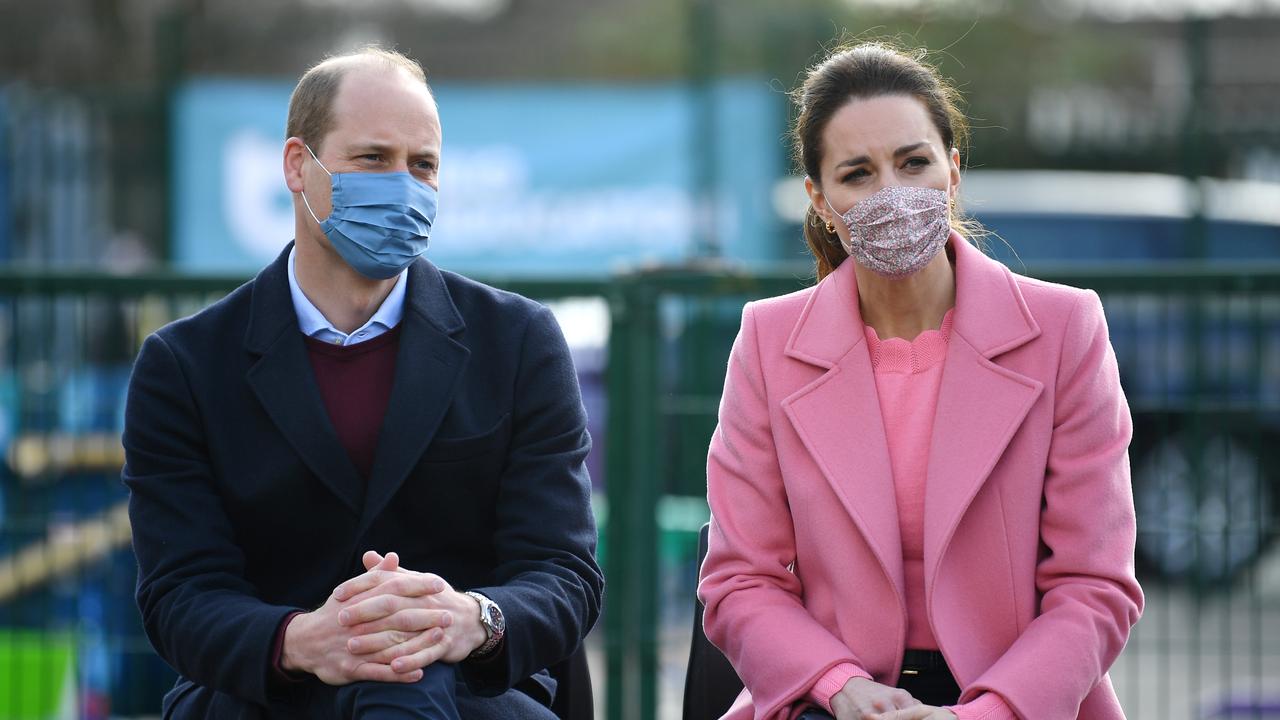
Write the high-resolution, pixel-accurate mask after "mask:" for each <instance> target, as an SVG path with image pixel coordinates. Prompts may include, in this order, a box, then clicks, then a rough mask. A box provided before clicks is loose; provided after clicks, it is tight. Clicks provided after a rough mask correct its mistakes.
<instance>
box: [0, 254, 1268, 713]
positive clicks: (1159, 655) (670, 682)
mask: <svg viewBox="0 0 1280 720" xmlns="http://www.w3.org/2000/svg"><path fill="white" fill-rule="evenodd" d="M1035 274H1036V275H1037V276H1039V277H1043V278H1046V279H1051V280H1058V281H1063V282H1067V283H1070V284H1073V285H1078V286H1084V287H1091V288H1094V289H1096V290H1097V291H1098V292H1099V293H1101V294H1102V296H1103V302H1104V305H1105V306H1106V308H1107V313H1108V318H1109V321H1110V324H1111V330H1112V338H1113V344H1114V345H1115V347H1116V351H1117V356H1118V358H1119V360H1120V364H1121V372H1122V380H1123V381H1124V384H1125V387H1126V392H1127V394H1128V396H1129V400H1130V404H1131V406H1132V408H1133V411H1134V417H1135V424H1136V430H1135V439H1134V446H1133V451H1132V462H1133V467H1134V482H1135V492H1136V495H1137V499H1138V509H1139V530H1140V534H1141V537H1140V552H1139V562H1140V571H1141V573H1142V577H1143V580H1144V586H1145V587H1146V588H1147V590H1148V594H1149V599H1150V604H1149V610H1148V613H1147V616H1146V617H1145V618H1144V620H1143V622H1142V623H1140V625H1139V627H1138V629H1137V631H1136V632H1135V634H1134V637H1133V640H1132V642H1131V643H1130V646H1129V648H1128V649H1126V651H1125V653H1124V654H1123V655H1122V657H1121V659H1120V661H1119V663H1117V666H1116V668H1115V673H1114V674H1115V678H1116V683H1117V686H1118V689H1119V692H1120V695H1121V700H1122V702H1123V703H1124V705H1125V707H1126V709H1127V710H1128V711H1129V713H1130V715H1131V716H1132V717H1138V718H1148V717H1150V718H1182V717H1185V718H1209V717H1223V718H1226V717H1233V718H1235V717H1239V718H1243V717H1255V718H1263V717H1268V716H1267V715H1265V714H1264V712H1266V708H1265V705H1264V704H1265V703H1268V702H1270V703H1280V637H1277V634H1276V632H1275V630H1273V629H1272V628H1276V627H1280V557H1277V553H1276V550H1277V548H1276V543H1274V539H1275V536H1276V527H1277V516H1276V509H1277V505H1278V504H1280V503H1278V500H1280V485H1278V483H1277V478H1280V462H1277V459H1278V457H1277V447H1280V443H1277V442H1276V441H1277V440H1278V439H1280V266H1276V265H1268V266H1261V265H1253V266H1249V267H1229V268H1228V267H1215V268H1212V269H1206V268H1204V267H1193V266H1172V265H1170V266H1161V267H1145V268H1116V267H1109V268H1105V269H1099V268H1098V267H1096V266H1094V267H1092V268H1077V269H1071V268H1057V269H1050V268H1042V269H1037V271H1036V272H1035ZM806 275H807V273H806V270H805V269H803V268H786V269H781V270H773V271H769V272H750V273H748V272H743V271H735V270H732V269H727V268H707V267H702V268H699V269H662V270H653V271H648V272H633V273H624V274H620V275H617V276H615V277H612V278H609V279H607V280H574V279H543V280H513V279H504V278H486V280H487V281H489V282H491V283H492V284H495V285H498V286H500V287H505V288H508V289H512V290H514V291H516V292H520V293H522V294H525V295H528V296H530V297H534V298H537V299H540V300H547V301H550V300H556V299H562V298H571V297H594V298H599V299H601V300H602V301H603V302H604V303H606V304H607V307H608V310H609V321H608V322H609V326H610V327H609V342H608V348H607V350H608V355H607V367H606V372H605V381H606V387H607V397H608V413H607V419H606V422H605V428H606V431H605V434H604V437H603V440H604V442H603V443H602V444H603V446H604V449H605V452H606V458H605V460H606V465H605V467H606V472H605V483H606V492H605V497H604V498H603V500H604V502H601V503H600V505H599V508H600V511H601V512H600V518H601V526H602V532H603V537H602V550H603V554H604V556H603V560H604V565H605V569H606V573H607V575H608V579H609V585H608V589H607V597H606V609H605V615H604V620H603V626H602V628H601V629H600V631H599V633H598V634H602V636H603V637H602V638H601V639H602V641H603V646H602V648H603V653H602V654H603V658H604V664H603V670H604V672H603V676H601V675H600V674H598V675H597V676H596V678H595V680H596V683H597V695H598V696H599V695H603V696H604V698H605V706H606V709H607V716H608V717H609V718H610V719H611V720H633V719H634V720H641V719H643V720H649V719H650V718H655V717H659V716H662V717H669V716H671V713H672V709H673V708H675V707H677V702H678V701H676V699H675V698H677V697H678V694H679V689H680V688H679V679H680V678H682V677H683V665H682V664H683V662H684V659H683V655H682V654H681V652H682V642H683V643H687V633H688V627H689V625H688V622H689V617H690V614H691V610H692V604H693V586H694V574H695V572H696V568H695V567H694V563H693V553H694V544H693V539H694V535H693V532H694V531H695V530H696V528H697V526H698V525H699V524H700V523H701V522H702V521H703V520H704V519H705V517H706V506H705V503H704V501H703V500H702V495H703V492H704V489H705V484H704V483H705V479H704V476H703V469H704V464H705V453H706V448H707V442H708V439H709V436H710V433H711V431H712V429H713V428H714V425H715V418H716V409H717V406H718V402H719V395H720V389H721V384H722V382H723V372H724V367H725V360H726V358H727V355H728V349H729V345H730V343H731V342H732V339H733V336H734V334H735V332H736V330H737V323H738V316H739V311H740V308H741V305H742V304H743V302H745V301H747V300H749V299H753V298H758V297H765V296H770V295H776V294H780V293H784V292H790V291H792V290H795V289H798V288H801V287H803V286H805V285H806V284H808V283H809V282H810V280H809V279H808V278H807V277H806ZM240 281H241V278H238V277H204V278H191V277H180V276H173V275H148V276H142V277H128V278H122V277H107V276H102V275H96V274H77V273H27V272H16V271H8V272H0V347H3V348H4V353H3V355H0V411H2V413H0V441H2V442H3V446H4V449H5V450H4V451H5V457H4V462H3V463H0V720H5V719H6V718H10V717H52V716H53V714H52V713H53V712H54V711H55V709H56V708H57V707H64V708H65V707H67V704H68V703H71V704H72V705H74V706H76V707H78V708H80V711H79V712H80V714H81V716H84V717H96V716H98V715H94V714H93V713H92V712H91V710H93V709H94V708H95V707H101V706H103V705H104V704H109V705H110V708H111V712H112V714H114V715H125V716H127V715H141V714H147V713H149V712H151V713H153V712H155V709H156V707H157V705H158V698H159V693H160V692H162V691H163V689H164V688H163V687H158V685H161V684H162V683H161V682H159V680H160V679H164V678H165V677H166V675H165V671H164V669H163V667H162V665H160V664H159V662H158V661H157V660H155V659H154V658H153V657H152V656H151V654H150V652H149V649H148V648H147V645H146V641H145V639H144V638H142V637H141V636H140V634H139V630H138V624H137V619H136V611H135V610H133V608H132V601H131V597H130V593H131V589H132V583H133V575H132V564H131V558H130V556H129V553H128V548H127V542H128V528H127V522H126V521H125V520H124V518H123V515H122V514H121V512H120V502H121V501H122V500H123V499H124V491H123V488H122V487H121V486H120V484H119V481H118V466H119V462H120V451H119V445H118V432H119V418H120V402H121V400H122V398H123V389H124V382H125V380H126V379H127V372H128V367H129V362H130V361H131V359H132V356H133V353H134V352H136V348H137V347H138V345H139V344H140V342H141V340H142V338H143V337H144V336H145V335H146V334H147V333H148V332H150V331H152V330H154V329H155V328H156V327H158V326H159V325H161V324H163V323H164V322H166V321H168V320H170V319H173V318H175V317H179V316H182V315H185V314H189V313H191V312H194V311H195V310H197V309H199V308H200V307H203V306H204V305H206V304H208V303H209V302H211V301H213V300H214V299H216V298H217V297H219V296H221V295H222V294H224V293H225V292H226V291H228V290H229V289H231V288H232V287H234V286H235V285H237V284H238V283H239V282H240ZM169 677H171V676H169ZM13 688H24V689H23V691H22V692H21V693H19V692H16V691H13V690H12V689H13Z"/></svg>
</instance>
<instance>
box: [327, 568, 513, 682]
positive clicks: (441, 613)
mask: <svg viewBox="0 0 1280 720" xmlns="http://www.w3.org/2000/svg"><path fill="white" fill-rule="evenodd" d="M394 557H395V553H388V554H387V557H386V558H384V557H382V556H381V555H379V554H378V553H376V552H374V551H372V550H371V551H369V552H367V553H365V554H364V557H363V558H362V560H363V561H364V565H365V567H366V568H368V569H369V572H366V573H365V574H364V575H360V576H357V577H354V578H352V579H350V580H348V581H346V582H344V583H343V584H341V585H339V586H338V587H337V589H336V590H334V591H333V596H334V598H335V599H337V600H338V601H339V602H340V605H341V610H340V611H339V612H338V622H339V623H340V624H341V625H342V626H343V627H344V628H346V629H347V630H348V631H349V632H350V635H351V638H350V640H348V642H347V650H348V651H349V652H350V653H351V654H352V655H353V656H355V657H357V658H359V659H361V660H364V661H365V662H369V663H378V664H388V665H389V666H390V667H391V669H392V670H393V671H394V672H396V673H399V674H404V673H408V672H413V671H417V670H418V669H420V668H424V667H427V666H428V665H430V664H432V663H435V662H440V661H443V662H448V663H456V662H460V661H462V660H465V659H466V658H467V656H469V655H470V654H471V653H472V652H473V651H474V650H475V649H476V648H478V647H480V646H481V645H483V644H484V642H485V640H487V639H488V634H487V633H486V632H485V629H484V626H483V625H481V624H480V607H479V603H477V602H476V601H475V600H474V599H473V598H471V597H469V596H468V595H465V594H463V593H460V592H458V591H456V590H454V589H453V588H452V587H450V586H449V583H447V582H445V581H444V579H443V578H441V577H438V576H436V575H432V574H430V573H419V572H413V571H410V570H405V569H404V568H401V567H400V566H399V560H398V558H397V559H395V560H394V561H392V562H389V559H390V558H394Z"/></svg>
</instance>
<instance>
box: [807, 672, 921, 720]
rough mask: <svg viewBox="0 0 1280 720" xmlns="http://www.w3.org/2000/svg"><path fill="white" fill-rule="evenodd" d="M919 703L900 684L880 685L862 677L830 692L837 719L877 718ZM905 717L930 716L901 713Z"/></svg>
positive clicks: (876, 719) (832, 707)
mask: <svg viewBox="0 0 1280 720" xmlns="http://www.w3.org/2000/svg"><path fill="white" fill-rule="evenodd" d="M919 705H920V701H919V700H917V699H915V698H913V697H911V693H909V692H907V691H906V690H902V689H900V688H894V687H889V686H888V685H881V684H880V683H878V682H875V681H873V680H868V679H867V678H864V677H856V678H851V679H850V680H849V682H847V683H845V684H844V687H843V688H841V689H840V692H838V693H836V694H835V695H832V696H831V710H832V712H834V713H835V716H836V720H879V718H881V717H884V716H883V715H881V713H885V712H889V711H893V710H905V709H907V708H913V707H916V706H919ZM903 717H904V718H914V717H929V718H931V716H929V715H920V716H916V715H904V716H903Z"/></svg>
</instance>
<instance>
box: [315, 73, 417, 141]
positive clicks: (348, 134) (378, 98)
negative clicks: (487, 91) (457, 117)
mask: <svg viewBox="0 0 1280 720" xmlns="http://www.w3.org/2000/svg"><path fill="white" fill-rule="evenodd" d="M332 113H333V115H332V117H333V127H332V130H331V131H330V138H331V140H335V141H337V143H338V144H339V145H341V144H342V143H351V142H378V143H382V144H389V145H395V146H400V145H406V146H409V147H410V148H411V149H414V150H417V149H432V150H435V151H437V152H438V151H439V148H440V115H439V113H438V111H437V110H436V102H435V99H434V98H432V97H431V92H430V91H429V90H427V87H426V85H424V84H423V83H421V82H419V81H418V80H417V79H416V78H413V77H411V76H410V75H409V74H408V73H406V72H404V71H402V70H398V69H387V68H378V67H357V68H352V69H351V70H349V71H348V72H347V73H346V74H345V75H344V76H343V78H342V80H341V82H340V83H339V85H338V93H337V95H336V96H335V97H334V100H333V108H332Z"/></svg>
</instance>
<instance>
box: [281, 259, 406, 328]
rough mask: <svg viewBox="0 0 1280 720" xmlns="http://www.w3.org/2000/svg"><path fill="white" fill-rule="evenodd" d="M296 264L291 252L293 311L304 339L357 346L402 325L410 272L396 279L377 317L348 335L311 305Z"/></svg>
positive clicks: (290, 290)
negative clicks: (301, 285)
mask: <svg viewBox="0 0 1280 720" xmlns="http://www.w3.org/2000/svg"><path fill="white" fill-rule="evenodd" d="M294 262H295V258H294V251H293V250H289V294H290V295H291V296H292V297H293V310H294V312H296V313H297V314H298V327H299V328H300V329H301V330H302V334H303V335H306V336H307V337H311V338H315V339H317V340H322V341H324V342H327V343H332V344H334V345H355V344H356V343H361V342H364V341H366V340H372V339H374V338H376V337H378V336H379V335H381V334H383V333H385V332H386V331H388V330H390V329H391V328H393V327H395V326H396V325H399V324H400V319H401V318H402V317H404V293H405V288H406V286H407V285H408V275H409V271H408V270H407V269H406V270H403V271H401V272H400V277H398V278H396V284H395V286H394V287H392V288H391V293H390V294H388V295H387V299H386V300H383V301H382V304H381V305H379V306H378V311H377V312H375V313H374V314H373V317H371V318H369V321H368V322H366V323H365V324H364V325H361V326H360V327H359V328H356V330H355V332H353V333H351V334H347V333H344V332H342V331H341V330H339V329H338V328H336V327H334V326H333V323H331V322H329V321H328V319H326V318H325V316H324V314H323V313H321V312H320V310H319V308H317V307H316V306H315V305H312V304H311V301H310V300H308V299H307V296H306V294H305V293H303V292H302V288H300V287H298V276H297V274H296V273H295V271H294V269H293V266H294Z"/></svg>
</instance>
